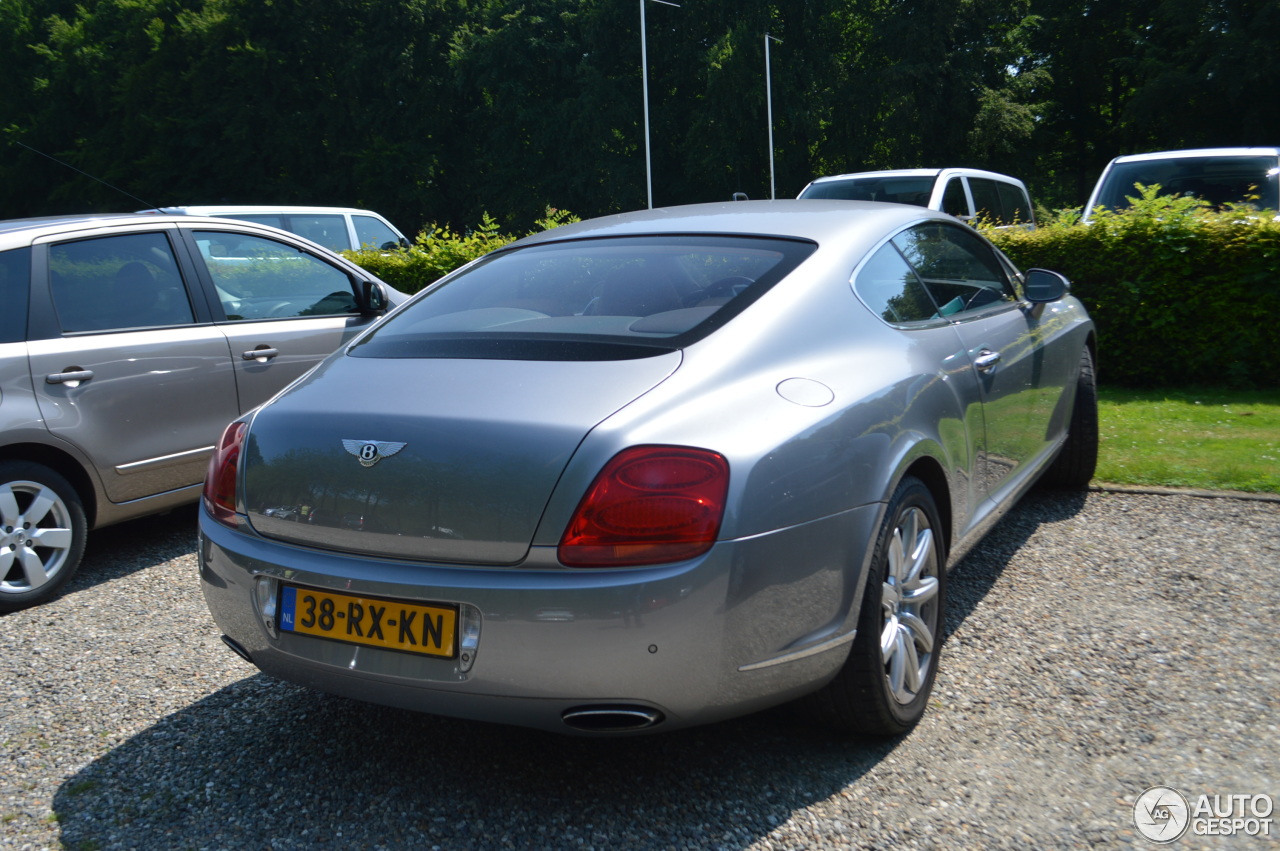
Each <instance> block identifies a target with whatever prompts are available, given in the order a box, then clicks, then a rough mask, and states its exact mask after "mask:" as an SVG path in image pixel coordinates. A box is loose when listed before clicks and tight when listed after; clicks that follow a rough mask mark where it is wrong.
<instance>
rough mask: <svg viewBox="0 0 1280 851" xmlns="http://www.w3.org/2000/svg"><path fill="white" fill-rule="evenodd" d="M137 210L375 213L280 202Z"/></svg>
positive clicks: (205, 213)
mask: <svg viewBox="0 0 1280 851" xmlns="http://www.w3.org/2000/svg"><path fill="white" fill-rule="evenodd" d="M139 212H146V213H151V212H160V213H167V214H170V215H187V216H212V215H217V214H221V215H228V214H232V213H234V214H242V215H255V214H256V215H263V216H269V215H272V214H279V215H286V216H291V215H292V216H305V215H324V214H326V213H329V214H335V215H336V214H342V213H359V214H362V215H364V214H368V215H377V214H376V213H374V212H373V211H372V210H361V209H358V208H356V207H309V206H302V205H296V204H295V205H287V204H285V205H281V204H274V205H272V204H195V205H190V206H181V207H158V208H156V209H155V210H141V211H139Z"/></svg>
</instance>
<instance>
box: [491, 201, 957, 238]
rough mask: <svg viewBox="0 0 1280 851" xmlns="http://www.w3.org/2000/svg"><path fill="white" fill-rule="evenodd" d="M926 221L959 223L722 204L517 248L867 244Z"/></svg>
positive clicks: (635, 216)
mask: <svg viewBox="0 0 1280 851" xmlns="http://www.w3.org/2000/svg"><path fill="white" fill-rule="evenodd" d="M923 219H937V220H939V221H946V222H952V223H956V219H955V218H954V217H953V216H948V215H946V214H945V213H939V212H937V211H935V210H929V209H926V208H924V207H916V206H912V205H907V204H886V203H883V202H875V201H833V200H812V201H808V200H806V201H798V200H777V201H722V202H718V203H711V204H691V205H688V206H682V207H661V208H658V209H654V210H640V211H638V212H634V213H620V214H618V215H613V216H605V217H603V218H599V219H591V220H589V221H585V222H577V223H574V224H569V225H561V226H560V227H557V228H553V229H552V230H549V231H542V232H541V233H536V234H533V235H532V236H527V237H525V238H524V239H521V240H518V241H517V242H514V243H512V246H526V245H532V244H537V243H547V242H558V241H564V240H568V239H590V238H596V237H609V236H644V235H655V236H656V235H664V236H669V235H689V234H705V235H708V236H772V237H783V238H789V239H804V240H809V241H816V242H818V243H822V242H824V241H828V240H846V239H847V240H854V239H857V240H858V241H860V242H861V241H863V240H865V239H867V238H876V239H878V238H879V237H881V236H883V235H884V234H885V233H887V232H889V231H891V230H896V229H898V228H900V227H905V226H907V225H909V224H912V223H914V222H918V221H921V220H923Z"/></svg>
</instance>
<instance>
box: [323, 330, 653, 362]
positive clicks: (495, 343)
mask: <svg viewBox="0 0 1280 851" xmlns="http://www.w3.org/2000/svg"><path fill="white" fill-rule="evenodd" d="M673 351H677V349H676V348H674V347H672V346H671V345H669V344H668V343H667V342H666V341H662V342H661V343H659V342H657V341H655V342H653V343H629V342H620V341H618V340H610V339H606V340H600V339H594V340H593V339H573V338H557V337H548V336H544V335H538V336H519V335H515V334H489V335H484V334H475V333H469V334H457V335H452V334H423V335H420V336H419V335H404V336H398V337H394V338H391V339H387V340H379V339H378V338H377V337H376V336H375V337H373V338H370V339H368V340H366V341H364V342H362V343H360V344H358V345H356V346H353V347H351V349H349V350H348V352H347V354H349V355H351V356H353V357H358V358H424V359H426V358H458V359H464V360H531V361H618V360H636V359H639V358H651V357H657V356H658V355H664V354H669V353H670V352H673Z"/></svg>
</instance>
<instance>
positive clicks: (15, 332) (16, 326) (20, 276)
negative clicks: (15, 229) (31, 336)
mask: <svg viewBox="0 0 1280 851" xmlns="http://www.w3.org/2000/svg"><path fill="white" fill-rule="evenodd" d="M30 275H31V249H30V248H15V249H12V250H10V251H0V304H3V305H4V309H3V310H0V343H17V342H19V341H21V340H23V339H24V338H25V337H26V334H27V300H28V296H29V292H30V288H29V287H28V286H27V281H28V279H29V277H30Z"/></svg>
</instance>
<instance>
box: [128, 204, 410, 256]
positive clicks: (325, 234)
mask: <svg viewBox="0 0 1280 851" xmlns="http://www.w3.org/2000/svg"><path fill="white" fill-rule="evenodd" d="M141 212H147V213H164V214H166V215H171V216H177V215H187V216H216V217H218V218H221V219H240V220H241V221H245V222H257V223H258V224H262V225H271V226H272V227H277V228H280V229H281V230H287V231H290V232H292V233H296V234H298V235H299V236H302V237H306V238H307V239H309V240H311V241H312V242H317V243H319V244H320V245H323V246H324V247H325V248H328V249H329V250H330V251H347V250H358V249H361V248H380V249H384V250H386V249H392V248H400V247H406V248H407V247H408V245H409V240H408V239H406V238H405V235H404V234H402V233H401V232H400V231H399V230H397V229H396V228H395V226H394V225H392V224H391V222H389V221H387V220H386V219H384V218H383V217H382V216H380V215H378V214H377V213H375V212H373V211H371V210H357V209H355V208H353V207H271V206H250V205H244V204H225V205H222V206H210V205H200V206H193V207H161V208H159V209H156V210H144V211H141Z"/></svg>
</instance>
